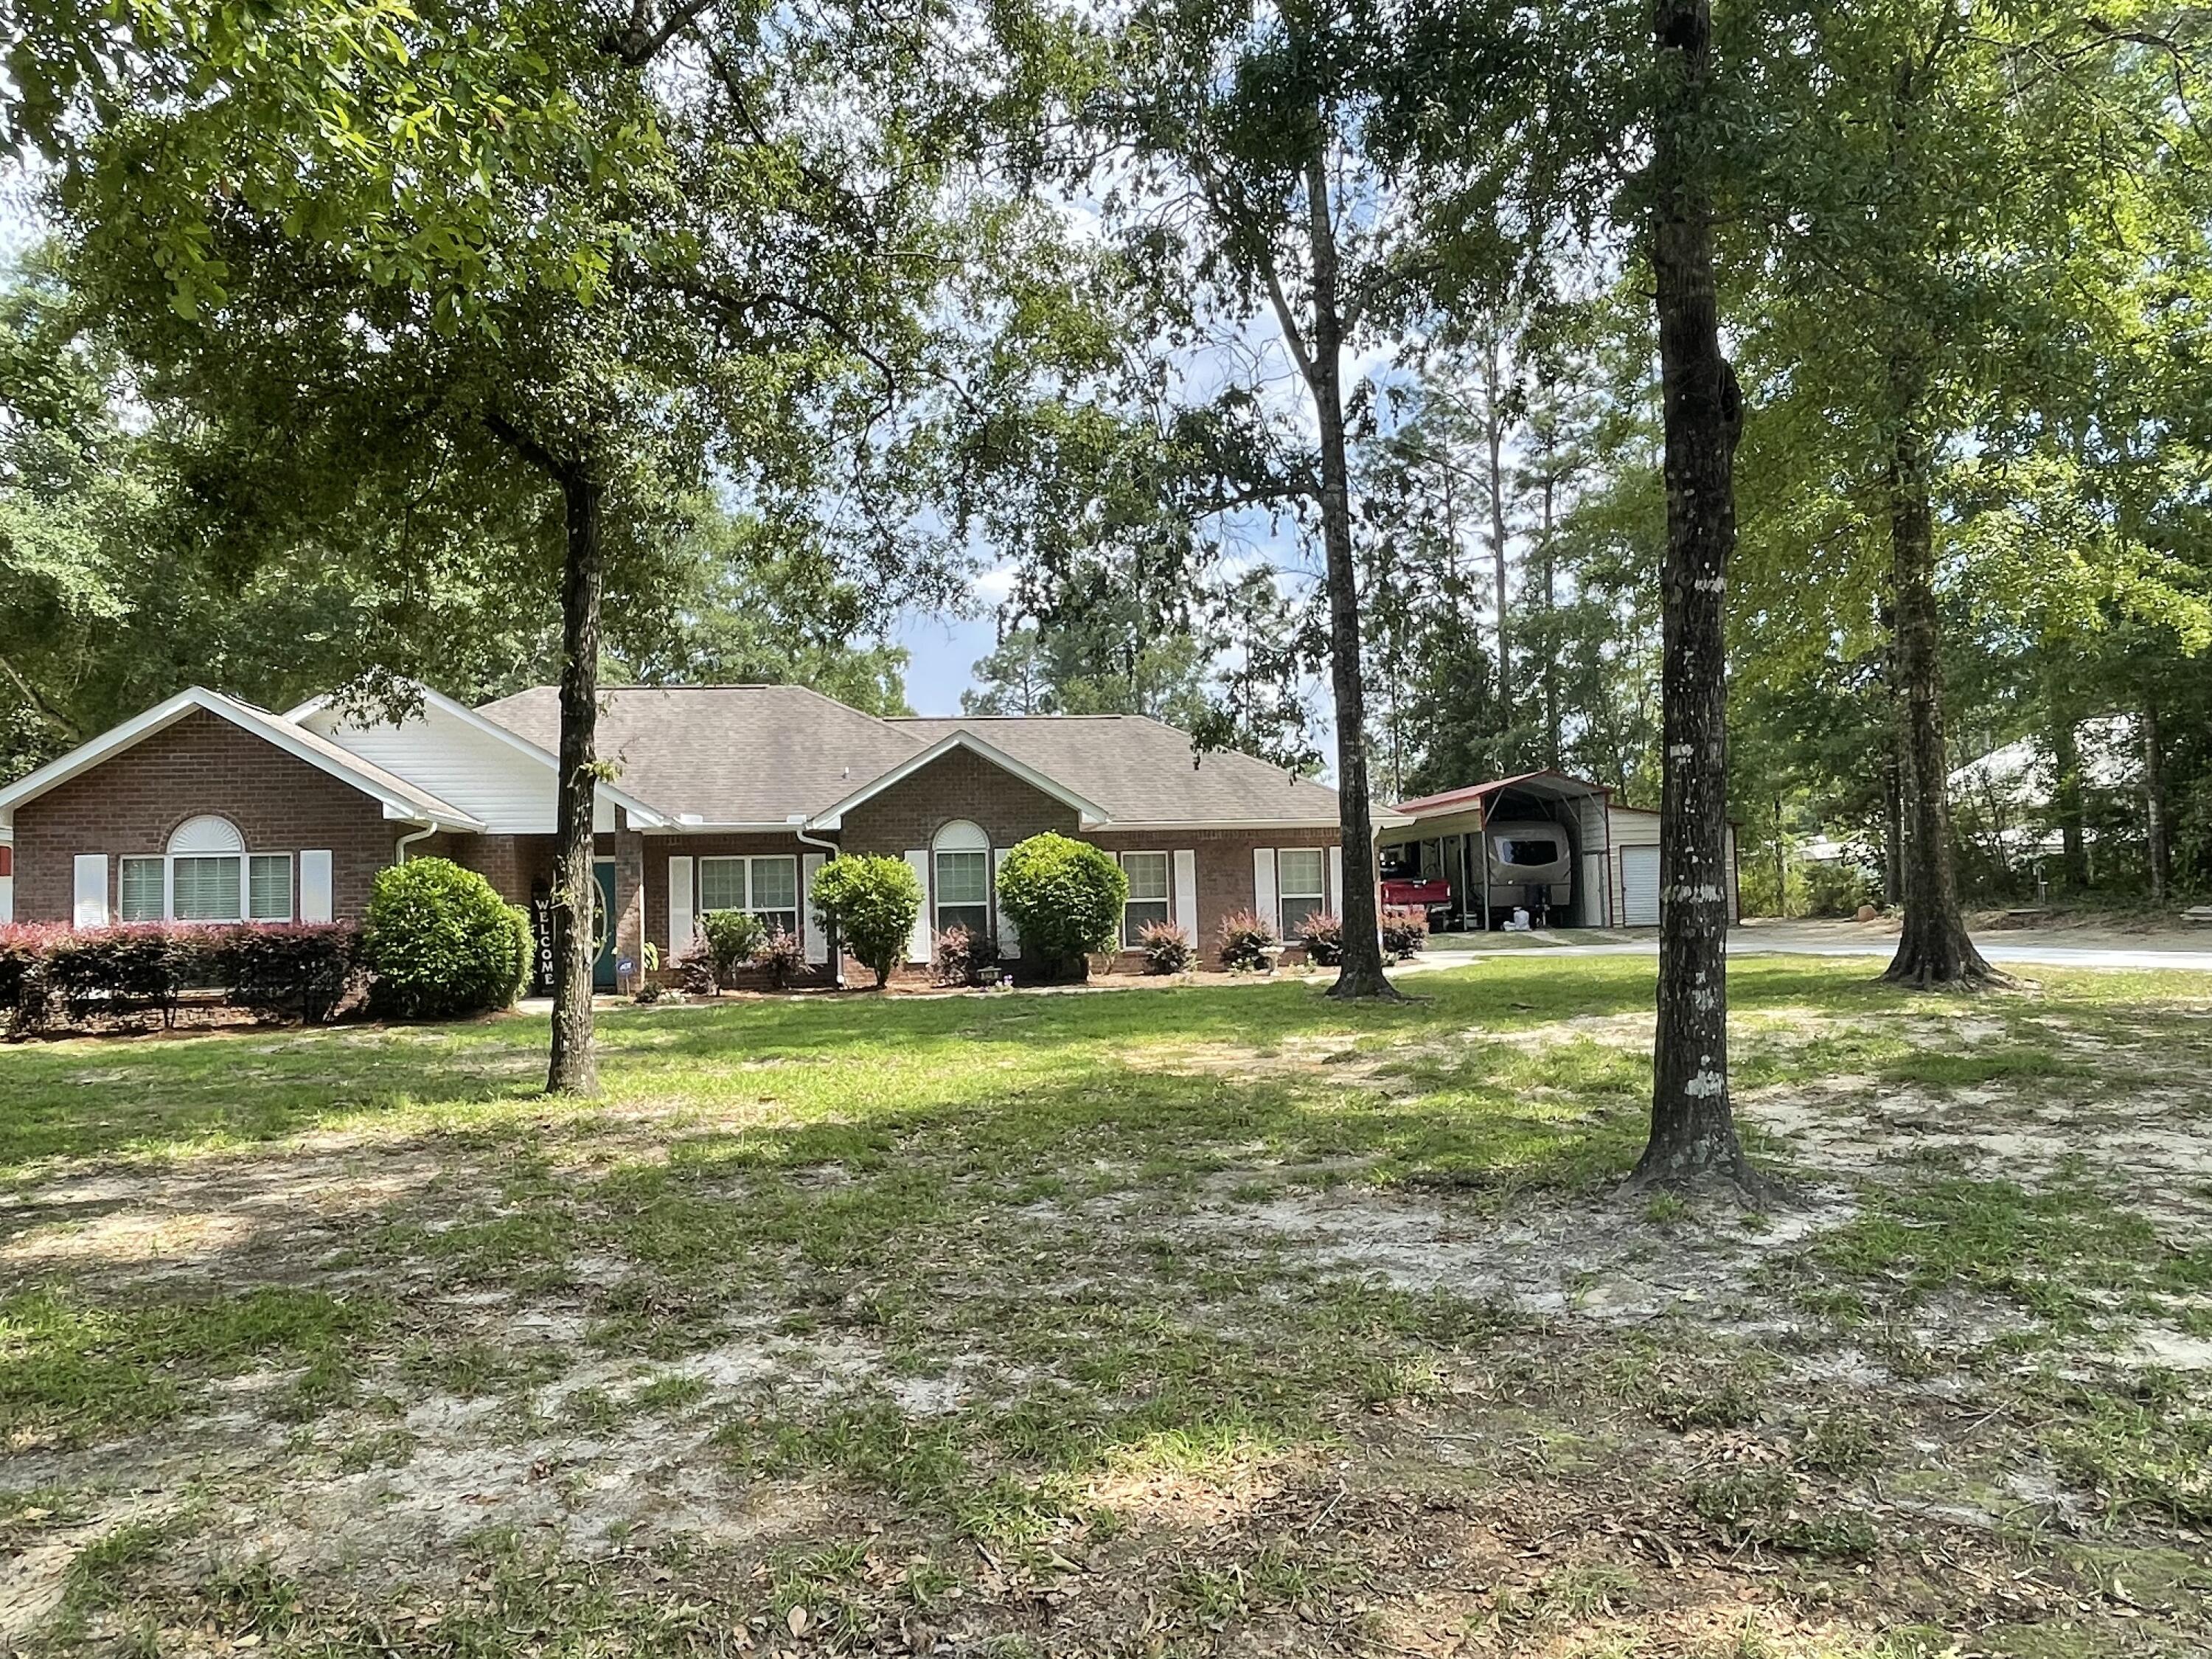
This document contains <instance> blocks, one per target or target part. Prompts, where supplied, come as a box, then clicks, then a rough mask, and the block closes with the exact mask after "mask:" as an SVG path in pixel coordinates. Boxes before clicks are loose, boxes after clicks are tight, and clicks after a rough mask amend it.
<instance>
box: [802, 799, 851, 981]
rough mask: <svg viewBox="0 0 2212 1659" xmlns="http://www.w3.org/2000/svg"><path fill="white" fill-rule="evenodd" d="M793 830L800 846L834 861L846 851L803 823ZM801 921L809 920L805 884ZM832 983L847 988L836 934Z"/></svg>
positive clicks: (841, 944) (832, 949)
mask: <svg viewBox="0 0 2212 1659" xmlns="http://www.w3.org/2000/svg"><path fill="white" fill-rule="evenodd" d="M792 828H793V831H794V832H795V833H796V834H797V835H798V836H799V845H800V846H802V847H812V848H819V849H820V850H821V851H823V852H824V853H827V854H829V857H831V858H833V859H834V858H836V856H837V855H838V854H840V853H842V852H843V851H844V850H845V849H844V848H842V847H840V846H838V844H837V843H836V842H834V841H824V840H823V839H822V837H821V836H810V835H808V834H807V833H806V826H805V824H803V823H799V824H793V826H792ZM806 919H807V918H806V893H805V888H804V886H803V884H802V887H801V889H800V891H799V920H800V921H805V920H806ZM829 977H830V983H831V984H833V985H835V986H836V987H837V988H838V989H839V990H841V991H842V990H843V989H844V988H845V946H844V941H842V939H838V938H837V937H836V935H835V934H834V933H833V934H832V935H831V936H830V939H829Z"/></svg>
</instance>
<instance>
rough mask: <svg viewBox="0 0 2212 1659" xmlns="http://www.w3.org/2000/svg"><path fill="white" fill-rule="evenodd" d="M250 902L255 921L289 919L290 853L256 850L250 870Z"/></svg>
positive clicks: (290, 916) (290, 901) (290, 889)
mask: <svg viewBox="0 0 2212 1659" xmlns="http://www.w3.org/2000/svg"><path fill="white" fill-rule="evenodd" d="M249 896H250V897H251V898H252V902H253V908H252V912H251V913H250V914H251V915H252V918H253V920H254V921H291V919H292V855H291V854H289V853H256V854H254V855H253V869H252V892H251V894H250V895H249Z"/></svg>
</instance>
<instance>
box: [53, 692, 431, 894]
mask: <svg viewBox="0 0 2212 1659" xmlns="http://www.w3.org/2000/svg"><path fill="white" fill-rule="evenodd" d="M203 812H213V813H217V814H219V815H221V816H222V817H226V818H228V819H229V820H230V821H231V822H232V823H234V824H236V825H237V826H238V829H239V832H240V834H241V835H243V836H245V837H246V849H247V850H248V851H249V852H255V853H289V854H292V855H293V856H292V879H293V883H294V889H295V890H294V896H293V898H294V902H293V914H294V915H297V914H298V913H299V903H298V891H297V886H298V882H299V855H300V854H301V852H302V851H304V850H307V849H308V848H329V849H330V854H331V913H332V914H333V915H336V916H337V917H338V918H339V919H340V920H344V919H347V918H350V917H358V916H359V915H361V913H362V909H363V908H365V907H366V906H367V905H368V885H369V882H370V880H371V878H374V875H375V874H376V872H377V871H378V870H380V868H382V867H383V866H385V865H387V864H389V863H391V862H392V848H393V845H394V843H395V842H398V838H399V836H401V835H403V834H404V833H405V831H406V828H407V826H406V825H404V824H398V823H389V822H387V821H386V818H385V817H384V815H383V810H382V808H381V807H380V805H378V803H377V802H375V801H374V800H372V799H370V798H369V797H368V796H367V795H364V794H363V793H361V791H359V790H358V789H356V788H354V787H352V786H350V785H349V784H345V783H341V782H340V781H338V780H337V779H336V778H334V777H332V776H331V775H330V774H329V773H327V772H325V771H323V770H321V769H319V768H317V767H313V766H310V765H309V764H307V762H305V761H303V760H301V759H298V758H297V757H295V756H292V755H289V754H287V753H285V752H284V750H281V749H279V748H277V747H276V745H274V744H270V743H268V742H265V741H264V740H263V739H262V738H258V737H255V736H253V735H252V733H250V732H246V731H244V730H242V729H241V728H240V727H238V726H234V725H232V724H231V723H230V722H229V721H228V720H224V719H222V717H221V716H220V715H216V714H209V713H207V712H206V711H205V710H204V709H194V710H193V711H192V712H191V713H190V714H186V715H185V717H184V718H183V719H181V720H178V721H177V722H176V723H175V724H174V725H173V726H168V727H167V728H165V729H164V730H162V731H160V732H155V734H154V735H153V736H151V737H149V738H145V739H144V740H143V741H142V742H139V743H137V744H133V745H132V746H131V747H130V748H129V749H126V750H124V751H123V752H122V753H121V754H119V755H116V756H113V757H111V758H109V759H107V760H106V761H103V762H101V763H100V764H99V765H98V766H96V767H94V768H93V769H91V770H90V771H88V772H83V773H80V774H79V775H77V776H76V777H74V778H71V779H70V780H69V781H68V782H66V783H63V784H59V785H57V786H56V787H54V788H52V789H50V790H48V791H47V792H46V793H45V794H43V795H41V796H40V797H39V798H38V799H36V800H32V801H27V802H25V803H24V804H23V805H21V806H19V807H17V808H16V809H15V919H16V920H17V921H69V920H70V918H71V917H72V916H73V915H75V913H76V873H75V868H74V863H73V860H75V858H76V855H77V854H80V853H101V854H106V857H107V860H108V866H107V908H108V915H110V916H112V915H114V914H115V911H116V906H117V893H116V881H117V874H116V869H117V866H116V860H118V858H121V857H124V856H125V855H137V854H159V853H161V852H164V851H166V850H167V847H168V842H169V836H170V835H171V833H172V832H173V830H175V829H176V828H177V826H178V825H179V824H180V823H184V821H185V819H187V818H191V817H198V816H199V815H200V814H201V813H203Z"/></svg>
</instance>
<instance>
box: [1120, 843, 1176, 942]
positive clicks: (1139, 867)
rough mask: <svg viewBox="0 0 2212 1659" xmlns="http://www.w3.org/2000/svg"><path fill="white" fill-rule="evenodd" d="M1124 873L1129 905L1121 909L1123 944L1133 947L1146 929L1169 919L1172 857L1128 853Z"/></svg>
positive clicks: (1124, 862)
mask: <svg viewBox="0 0 2212 1659" xmlns="http://www.w3.org/2000/svg"><path fill="white" fill-rule="evenodd" d="M1121 873H1122V874H1123V875H1125V876H1127V877H1128V878H1129V902H1128V903H1127V904H1126V905H1124V906H1123V907H1122V908H1121V943H1122V944H1124V945H1136V944H1138V943H1139V939H1138V935H1139V934H1140V933H1143V932H1144V930H1145V929H1146V927H1150V926H1151V925H1152V923H1154V922H1156V921H1166V920H1167V919H1168V855H1167V854H1165V853H1124V854H1121Z"/></svg>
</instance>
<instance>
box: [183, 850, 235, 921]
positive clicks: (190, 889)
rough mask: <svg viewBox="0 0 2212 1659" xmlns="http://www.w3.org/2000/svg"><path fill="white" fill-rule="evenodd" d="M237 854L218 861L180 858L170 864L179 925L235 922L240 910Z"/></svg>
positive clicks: (215, 859)
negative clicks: (186, 922) (193, 922)
mask: <svg viewBox="0 0 2212 1659" xmlns="http://www.w3.org/2000/svg"><path fill="white" fill-rule="evenodd" d="M242 862H244V860H241V859H240V858H239V857H238V856H237V854H224V855H222V857H219V858H180V859H174V860H171V866H172V873H171V876H170V880H171V882H172V883H173V886H174V889H175V896H176V910H177V920H178V921H238V920H239V918H240V915H241V914H242V913H241V911H240V908H239V888H240V879H239V877H240V871H239V866H240V864H241V863H242Z"/></svg>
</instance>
